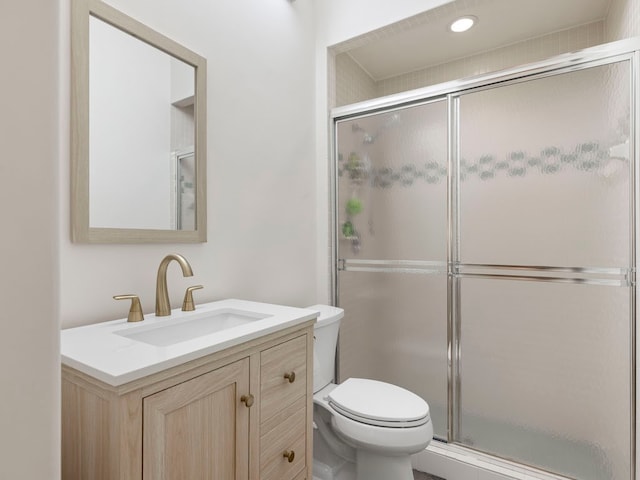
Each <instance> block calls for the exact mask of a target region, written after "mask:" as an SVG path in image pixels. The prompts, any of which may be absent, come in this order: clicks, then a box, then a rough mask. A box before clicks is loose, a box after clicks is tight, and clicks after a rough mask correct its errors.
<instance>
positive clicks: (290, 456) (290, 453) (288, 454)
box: [282, 450, 296, 463]
mask: <svg viewBox="0 0 640 480" xmlns="http://www.w3.org/2000/svg"><path fill="white" fill-rule="evenodd" d="M282 456H283V457H284V458H286V459H287V461H288V462H289V463H293V460H294V459H295V458H296V452H294V451H293V450H287V451H286V452H284V453H283V454H282Z"/></svg>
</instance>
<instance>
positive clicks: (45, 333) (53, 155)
mask: <svg viewBox="0 0 640 480" xmlns="http://www.w3.org/2000/svg"><path fill="white" fill-rule="evenodd" d="M58 8H59V2H58V1H57V0H34V1H30V2H2V3H0V58H2V59H3V65H4V66H3V69H2V76H1V77H0V86H1V87H2V88H1V91H0V105H2V108H1V110H0V112H1V113H0V132H2V133H1V134H0V145H1V146H2V155H3V158H2V160H1V161H0V178H1V179H2V188H0V218H2V222H3V227H2V235H0V252H2V275H1V276H0V303H1V304H2V314H0V322H1V324H2V334H1V335H0V385H2V387H1V390H2V401H1V404H2V408H1V409H0V478H2V479H26V480H31V479H34V480H35V479H37V480H40V479H47V480H55V479H56V478H59V469H60V461H59V459H60V452H59V447H60V440H59V430H60V429H59V423H60V420H59V418H60V414H59V412H60V403H59V388H60V387H59V383H60V381H59V378H60V373H59V372H60V367H59V365H60V359H59V347H58V344H59V333H58V330H59V315H58V302H57V296H58V288H57V285H58V261H57V230H58V203H57V202H58V199H57V195H56V193H57V190H58V182H57V180H58V179H57V166H58V162H59V160H60V153H59V144H58V133H59V132H58V120H59V119H58V103H57V98H58V87H59V82H58V76H59V71H60V70H59V68H60V67H59V63H58ZM67 133H68V132H67Z"/></svg>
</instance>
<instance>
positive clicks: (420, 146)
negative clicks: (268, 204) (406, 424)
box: [336, 99, 448, 439]
mask: <svg viewBox="0 0 640 480" xmlns="http://www.w3.org/2000/svg"><path fill="white" fill-rule="evenodd" d="M336 137H337V142H336V150H337V152H336V156H337V159H338V161H337V169H338V171H337V192H336V204H337V212H336V217H337V230H338V231H337V241H336V243H337V260H338V270H339V271H338V278H337V282H338V285H337V297H338V298H337V303H338V305H339V306H340V307H343V308H344V309H345V317H344V320H343V323H342V326H341V330H340V350H339V351H340V361H339V365H340V367H339V376H340V378H341V379H342V380H344V379H346V378H349V377H364V378H371V379H376V380H380V381H387V382H390V383H394V384H396V385H400V386H402V387H404V388H407V389H409V390H411V391H413V392H414V393H416V394H418V395H420V396H421V397H423V398H424V399H425V400H427V402H428V403H429V406H430V407H431V416H432V419H433V424H434V430H435V435H436V436H438V437H441V438H445V439H446V437H447V405H448V393H447V392H448V390H447V389H448V384H447V267H446V265H447V263H446V262H447V102H446V100H445V99H438V100H435V101H431V102H428V103H425V104H422V105H415V106H412V107H407V108H403V109H402V110H401V111H399V110H396V111H387V112H383V113H376V114H373V115H367V116H363V117H358V118H351V119H347V120H342V121H339V122H337V125H336Z"/></svg>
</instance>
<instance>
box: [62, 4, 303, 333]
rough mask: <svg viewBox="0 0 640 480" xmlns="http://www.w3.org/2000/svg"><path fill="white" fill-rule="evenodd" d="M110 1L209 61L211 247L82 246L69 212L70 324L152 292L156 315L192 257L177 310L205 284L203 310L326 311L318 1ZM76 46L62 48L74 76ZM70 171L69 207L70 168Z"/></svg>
mask: <svg viewBox="0 0 640 480" xmlns="http://www.w3.org/2000/svg"><path fill="white" fill-rule="evenodd" d="M108 3H110V4H111V5H112V6H114V7H115V8H118V9H120V10H121V11H123V12H125V13H126V14H128V15H130V16H132V17H134V18H136V19H137V20H140V21H142V22H143V23H145V24H147V25H149V26H150V27H151V28H154V29H155V30H157V31H159V32H161V33H163V34H164V35H167V36H169V37H171V38H173V39H174V40H176V41H178V42H180V43H182V44H183V45H185V46H186V47H188V48H190V49H191V50H194V51H195V52H197V53H199V54H200V55H202V56H204V57H206V58H207V61H208V80H207V88H208V135H207V142H208V172H207V174H208V178H207V184H208V238H209V241H208V242H207V243H205V244H195V245H189V244H183V245H115V246H106V245H77V244H72V243H70V241H69V233H68V232H69V213H68V209H67V208H62V211H61V215H60V219H61V235H60V259H61V284H60V289H61V292H60V301H61V313H62V325H63V327H70V326H73V325H79V324H86V323H93V322H97V321H101V320H107V319H111V318H118V317H123V316H124V315H125V314H126V306H125V305H123V304H122V303H120V302H115V301H114V300H112V298H111V296H112V295H115V294H118V293H128V292H131V293H137V294H139V295H141V299H142V303H143V309H144V311H145V312H152V311H153V308H154V302H155V278H156V271H157V268H158V264H159V262H160V260H161V259H162V258H163V257H164V255H166V254H167V253H169V252H174V251H175V252H179V253H182V254H184V255H185V256H186V258H187V259H188V260H189V261H190V263H191V265H192V267H193V270H194V277H191V278H189V279H184V278H182V274H181V273H180V269H179V268H178V267H177V266H172V267H170V269H169V292H170V296H171V301H172V305H173V306H174V307H179V306H180V302H181V300H182V295H183V292H184V289H185V288H186V287H187V286H188V285H193V284H203V285H204V286H205V289H204V290H201V291H199V292H198V293H197V298H196V301H197V302H203V301H209V300H215V299H221V298H226V297H240V298H246V299H253V300H260V301H267V302H274V303H286V304H290V305H297V306H305V305H308V304H312V303H315V301H316V273H315V266H316V259H315V248H314V247H315V236H316V229H315V221H316V218H315V211H316V209H315V202H316V197H315V183H314V175H315V164H314V153H315V152H314V133H315V132H314V129H313V123H314V117H313V111H314V96H313V92H314V87H315V84H314V81H315V79H314V67H315V65H314V58H313V57H314V23H313V15H312V14H313V8H312V4H311V0H297V1H295V2H289V1H287V0H236V1H230V0H229V1H222V2H211V1H208V0H207V1H205V0H194V1H192V2H175V1H171V0H160V1H155V2H153V5H151V4H150V3H149V2H147V1H144V0H110V1H109V2H108ZM65 21H67V22H68V20H65ZM63 28H67V26H64V27H63ZM67 47H68V45H63V46H62V48H61V50H62V54H63V67H62V68H63V70H64V69H65V68H66V65H67V64H68V61H69V58H68V54H67V51H68V50H67ZM67 101H68V99H67V98H64V99H63V100H62V102H63V104H65V105H66V102H67ZM67 133H68V132H66V131H65V132H64V133H63V138H66V137H64V135H65V134H67ZM61 172H62V173H61V176H62V182H61V191H60V196H61V204H62V205H63V206H65V207H66V205H68V201H69V196H68V191H69V176H68V169H67V166H66V164H64V165H62V167H61Z"/></svg>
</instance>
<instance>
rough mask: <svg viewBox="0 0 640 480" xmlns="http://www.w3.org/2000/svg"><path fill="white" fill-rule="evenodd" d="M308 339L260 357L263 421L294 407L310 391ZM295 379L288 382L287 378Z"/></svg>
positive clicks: (286, 343) (287, 343)
mask: <svg viewBox="0 0 640 480" xmlns="http://www.w3.org/2000/svg"><path fill="white" fill-rule="evenodd" d="M306 363H307V336H306V335H302V336H300V337H297V338H294V339H292V340H289V341H287V342H284V343H281V344H279V345H276V346H275V347H271V348H269V349H267V350H264V351H263V352H261V354H260V421H261V422H264V421H266V420H268V419H269V418H270V417H272V416H273V415H274V414H276V413H278V412H279V411H280V410H282V409H285V408H287V407H288V406H290V405H291V404H293V403H294V402H295V401H296V400H297V399H298V398H300V397H302V396H304V395H305V394H306V391H307V364H306ZM292 374H294V375H295V379H294V380H293V381H291V378H286V377H285V375H288V376H289V377H291V375H292Z"/></svg>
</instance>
